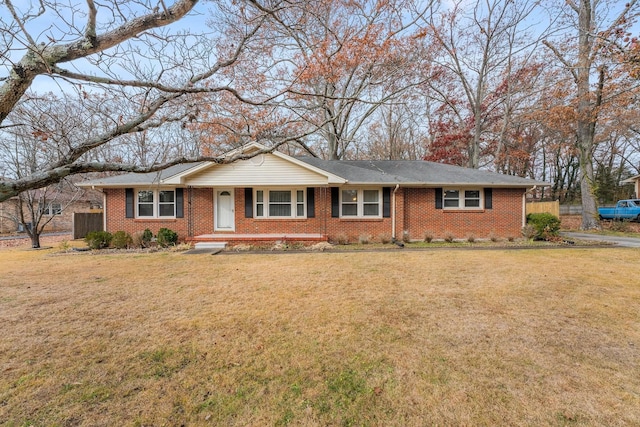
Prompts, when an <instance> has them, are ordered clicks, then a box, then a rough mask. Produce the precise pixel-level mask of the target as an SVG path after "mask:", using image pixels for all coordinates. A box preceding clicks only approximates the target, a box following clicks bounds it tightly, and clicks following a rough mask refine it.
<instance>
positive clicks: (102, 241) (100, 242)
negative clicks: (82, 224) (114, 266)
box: [84, 231, 113, 249]
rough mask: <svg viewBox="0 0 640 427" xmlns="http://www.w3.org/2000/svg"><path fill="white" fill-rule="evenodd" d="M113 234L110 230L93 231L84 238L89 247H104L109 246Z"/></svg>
mask: <svg viewBox="0 0 640 427" xmlns="http://www.w3.org/2000/svg"><path fill="white" fill-rule="evenodd" d="M111 239H113V236H112V235H111V233H109V232H108V231H92V232H90V233H89V234H87V236H86V237H85V238H84V241H85V242H86V243H87V245H88V246H89V249H103V248H107V247H109V245H110V244H111Z"/></svg>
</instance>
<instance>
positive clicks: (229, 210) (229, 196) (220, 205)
mask: <svg viewBox="0 0 640 427" xmlns="http://www.w3.org/2000/svg"><path fill="white" fill-rule="evenodd" d="M233 206H234V200H233V190H216V217H215V224H216V230H220V231H233V230H234V229H235V220H234V208H233Z"/></svg>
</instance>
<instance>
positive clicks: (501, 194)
mask: <svg viewBox="0 0 640 427" xmlns="http://www.w3.org/2000/svg"><path fill="white" fill-rule="evenodd" d="M404 192H405V193H406V203H405V205H404V208H405V209H404V226H405V230H408V232H409V234H410V237H411V238H413V239H423V238H424V235H425V232H428V233H430V234H432V235H433V237H434V238H436V239H438V238H443V237H445V236H446V235H447V234H449V233H451V234H453V236H454V237H455V238H467V237H469V236H471V235H472V236H473V237H475V238H477V239H482V238H488V237H490V236H491V235H495V236H496V237H503V238H507V237H514V238H517V237H519V236H520V230H521V229H522V195H523V193H524V190H523V189H508V188H494V189H493V208H492V209H480V210H473V211H461V210H459V211H455V210H445V209H436V208H435V189H433V188H406V189H404Z"/></svg>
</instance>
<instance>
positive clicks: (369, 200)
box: [340, 188, 382, 218]
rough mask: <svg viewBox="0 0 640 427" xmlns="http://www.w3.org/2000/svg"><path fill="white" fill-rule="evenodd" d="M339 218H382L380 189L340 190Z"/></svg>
mask: <svg viewBox="0 0 640 427" xmlns="http://www.w3.org/2000/svg"><path fill="white" fill-rule="evenodd" d="M340 216H341V217H346V218H348V217H362V218H380V217H382V189H380V188H344V189H342V190H340Z"/></svg>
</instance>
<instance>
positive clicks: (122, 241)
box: [111, 231, 133, 249]
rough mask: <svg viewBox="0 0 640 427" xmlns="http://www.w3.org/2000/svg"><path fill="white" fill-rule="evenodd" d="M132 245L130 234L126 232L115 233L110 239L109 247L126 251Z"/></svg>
mask: <svg viewBox="0 0 640 427" xmlns="http://www.w3.org/2000/svg"><path fill="white" fill-rule="evenodd" d="M132 245H133V238H132V237H131V234H129V233H127V232H126V231H116V232H115V233H113V238H112V239H111V246H113V247H114V248H116V249H126V248H128V247H130V246H132Z"/></svg>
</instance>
